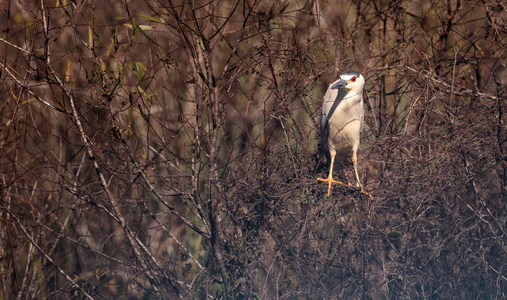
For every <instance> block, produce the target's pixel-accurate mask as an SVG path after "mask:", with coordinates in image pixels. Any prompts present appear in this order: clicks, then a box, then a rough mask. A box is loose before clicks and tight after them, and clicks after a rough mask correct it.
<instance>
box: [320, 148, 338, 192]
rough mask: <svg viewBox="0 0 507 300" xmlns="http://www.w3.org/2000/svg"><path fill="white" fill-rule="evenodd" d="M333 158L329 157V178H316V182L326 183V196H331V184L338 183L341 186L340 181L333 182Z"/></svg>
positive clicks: (332, 156)
mask: <svg viewBox="0 0 507 300" xmlns="http://www.w3.org/2000/svg"><path fill="white" fill-rule="evenodd" d="M334 157H335V155H331V167H330V169H329V176H328V177H327V178H326V179H323V178H317V181H324V182H328V184H329V186H328V188H327V196H328V197H329V196H331V184H333V183H338V184H343V183H341V182H340V181H336V180H333V165H334Z"/></svg>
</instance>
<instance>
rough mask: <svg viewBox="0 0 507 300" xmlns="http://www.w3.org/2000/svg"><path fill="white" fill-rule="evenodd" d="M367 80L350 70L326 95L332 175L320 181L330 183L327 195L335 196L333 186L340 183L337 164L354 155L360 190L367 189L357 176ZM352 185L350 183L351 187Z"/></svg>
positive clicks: (325, 138) (326, 146) (323, 131)
mask: <svg viewBox="0 0 507 300" xmlns="http://www.w3.org/2000/svg"><path fill="white" fill-rule="evenodd" d="M364 82H365V80H364V77H363V76H362V75H361V74H360V73H359V72H358V71H352V70H350V71H346V72H344V73H342V74H341V75H340V78H339V79H338V80H336V81H334V82H333V83H331V84H330V85H329V87H328V89H327V91H326V94H325V95H324V99H323V103H322V113H321V119H320V138H321V146H322V149H323V150H324V151H325V154H326V156H327V158H328V161H329V162H330V167H329V168H330V169H329V175H328V177H327V178H326V179H324V178H317V181H323V182H327V183H328V189H327V196H328V197H329V196H331V185H332V184H333V183H337V184H340V185H342V184H343V183H341V182H340V181H336V180H334V179H333V165H334V163H335V161H342V160H344V159H345V158H346V157H348V156H349V155H350V153H351V152H352V163H353V165H354V171H355V175H356V180H357V184H356V185H357V187H358V188H360V189H361V192H363V186H362V185H361V181H360V180H359V174H358V173H357V151H358V149H359V139H360V135H361V130H362V127H363V122H364V107H363V87H364ZM349 185H350V184H349Z"/></svg>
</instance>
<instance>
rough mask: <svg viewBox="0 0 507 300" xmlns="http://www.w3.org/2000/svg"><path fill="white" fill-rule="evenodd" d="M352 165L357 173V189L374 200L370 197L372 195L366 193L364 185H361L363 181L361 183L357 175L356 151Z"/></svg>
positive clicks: (357, 174) (353, 154)
mask: <svg viewBox="0 0 507 300" xmlns="http://www.w3.org/2000/svg"><path fill="white" fill-rule="evenodd" d="M352 163H353V164H354V171H355V172H356V180H357V187H358V188H360V189H361V193H363V194H365V195H366V196H368V197H370V198H371V199H373V197H372V196H371V195H370V193H368V192H366V191H365V190H364V189H363V185H362V184H361V181H359V173H357V152H356V151H354V152H353V153H352Z"/></svg>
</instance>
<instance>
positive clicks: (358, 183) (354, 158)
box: [352, 151, 363, 191]
mask: <svg viewBox="0 0 507 300" xmlns="http://www.w3.org/2000/svg"><path fill="white" fill-rule="evenodd" d="M352 163H353V164H354V171H355V172H356V180H357V184H356V186H357V187H358V188H361V191H362V190H363V185H362V184H361V181H360V180H359V173H357V151H354V152H353V153H352Z"/></svg>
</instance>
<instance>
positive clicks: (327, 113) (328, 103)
mask: <svg viewBox="0 0 507 300" xmlns="http://www.w3.org/2000/svg"><path fill="white" fill-rule="evenodd" d="M345 95H347V92H346V91H344V90H342V89H338V94H337V95H336V98H335V99H334V101H333V100H332V98H331V97H332V96H331V93H330V92H329V91H328V92H327V93H326V95H325V96H324V103H322V113H321V115H320V142H321V144H322V147H323V149H325V150H327V142H326V140H327V138H328V134H329V120H330V119H331V117H332V116H333V113H334V111H335V110H336V108H337V107H338V105H339V104H340V102H341V101H342V100H343V98H345ZM326 155H327V151H326Z"/></svg>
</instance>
